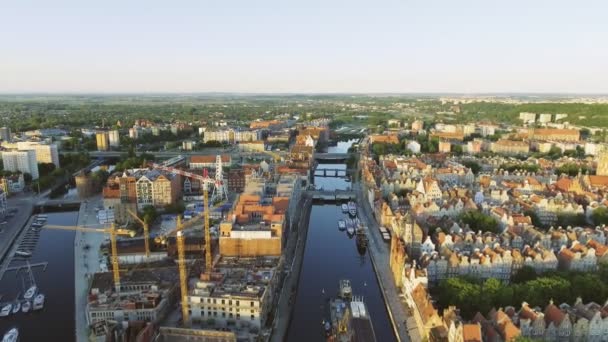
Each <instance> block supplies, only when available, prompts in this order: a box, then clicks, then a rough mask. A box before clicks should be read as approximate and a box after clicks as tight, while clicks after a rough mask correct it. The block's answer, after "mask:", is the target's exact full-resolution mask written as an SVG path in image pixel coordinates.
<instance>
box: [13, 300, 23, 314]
mask: <svg viewBox="0 0 608 342" xmlns="http://www.w3.org/2000/svg"><path fill="white" fill-rule="evenodd" d="M20 310H21V302H20V301H16V302H15V303H14V304H13V315H14V314H16V313H17V312H19V311H20Z"/></svg>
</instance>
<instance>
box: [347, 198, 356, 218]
mask: <svg viewBox="0 0 608 342" xmlns="http://www.w3.org/2000/svg"><path fill="white" fill-rule="evenodd" d="M348 213H349V214H350V215H351V216H356V215H357V204H356V203H355V202H353V201H350V202H348Z"/></svg>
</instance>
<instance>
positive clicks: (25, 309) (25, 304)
mask: <svg viewBox="0 0 608 342" xmlns="http://www.w3.org/2000/svg"><path fill="white" fill-rule="evenodd" d="M31 308H32V304H31V303H30V302H29V301H28V300H26V301H25V302H23V305H21V312H23V313H28V312H30V309H31Z"/></svg>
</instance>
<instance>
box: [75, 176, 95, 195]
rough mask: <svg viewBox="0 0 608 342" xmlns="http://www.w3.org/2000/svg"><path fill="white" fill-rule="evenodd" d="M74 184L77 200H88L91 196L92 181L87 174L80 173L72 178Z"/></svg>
mask: <svg viewBox="0 0 608 342" xmlns="http://www.w3.org/2000/svg"><path fill="white" fill-rule="evenodd" d="M74 180H75V182H76V191H77V192H78V197H79V198H81V199H82V198H88V197H91V196H92V195H93V180H92V179H91V175H90V174H88V173H83V172H80V173H79V174H78V175H76V177H74Z"/></svg>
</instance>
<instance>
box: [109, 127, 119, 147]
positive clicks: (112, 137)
mask: <svg viewBox="0 0 608 342" xmlns="http://www.w3.org/2000/svg"><path fill="white" fill-rule="evenodd" d="M108 141H109V145H110V147H119V146H120V135H119V134H118V131H117V130H113V131H109V132H108Z"/></svg>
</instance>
